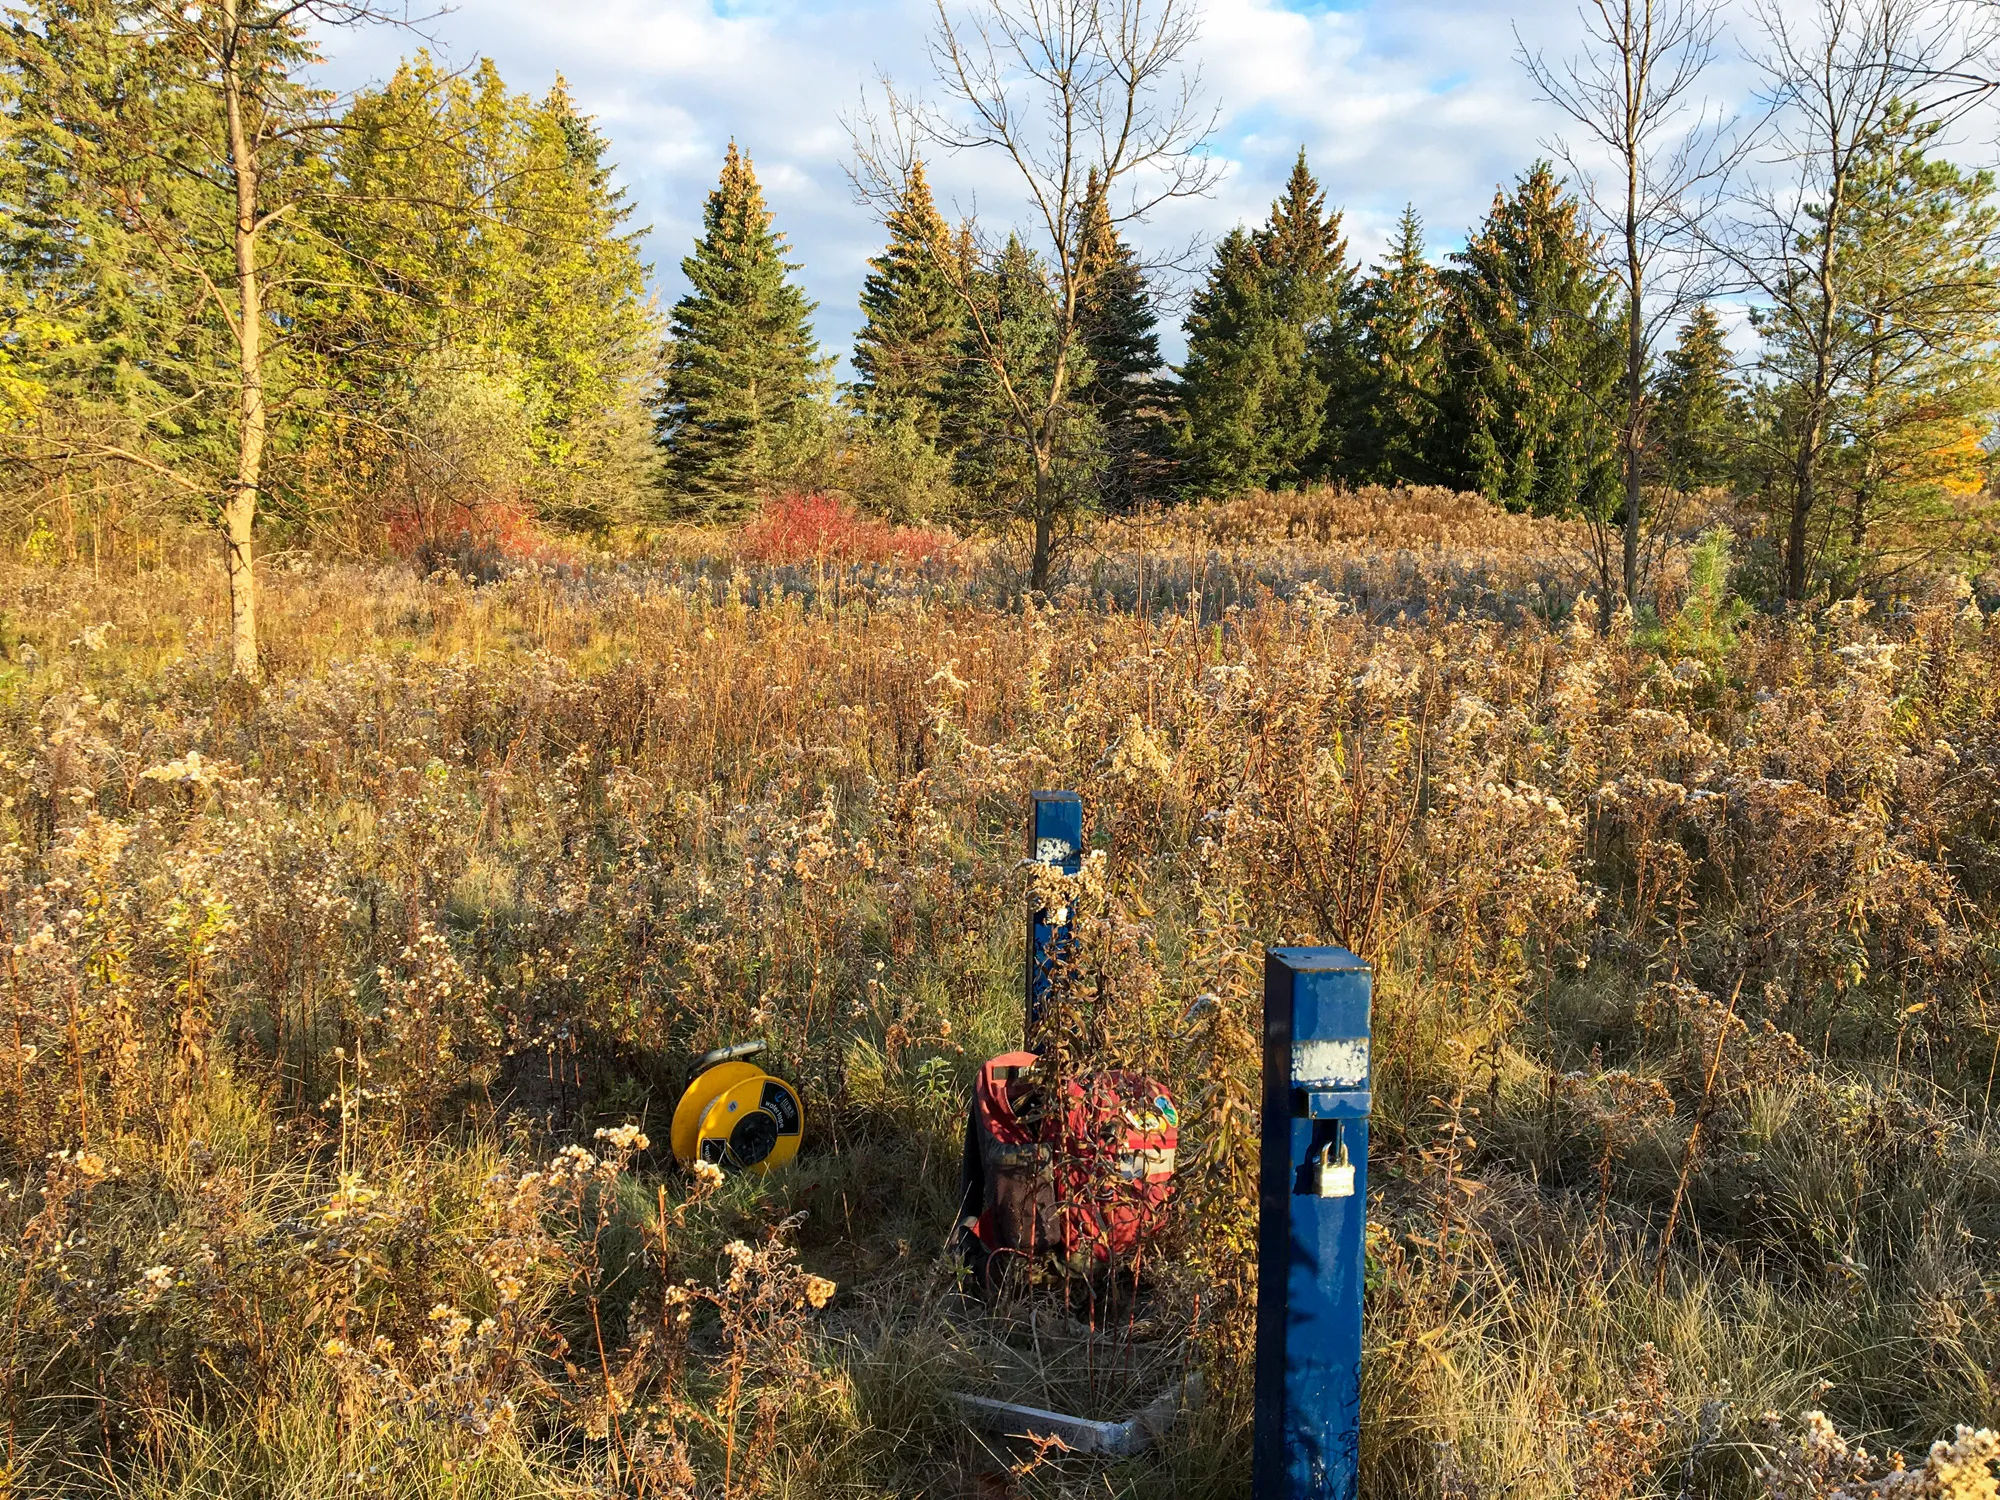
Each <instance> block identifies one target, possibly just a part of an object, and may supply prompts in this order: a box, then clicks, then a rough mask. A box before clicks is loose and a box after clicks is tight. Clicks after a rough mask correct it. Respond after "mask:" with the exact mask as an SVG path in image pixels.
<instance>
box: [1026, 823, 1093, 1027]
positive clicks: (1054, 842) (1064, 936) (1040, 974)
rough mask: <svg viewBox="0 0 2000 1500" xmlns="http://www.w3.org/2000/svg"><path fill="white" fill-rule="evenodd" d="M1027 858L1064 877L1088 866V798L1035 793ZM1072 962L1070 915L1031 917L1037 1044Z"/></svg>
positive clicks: (1032, 1018)
mask: <svg viewBox="0 0 2000 1500" xmlns="http://www.w3.org/2000/svg"><path fill="white" fill-rule="evenodd" d="M1028 859H1029V862H1030V863H1032V864H1038V865H1054V866H1055V867H1056V868H1057V869H1059V870H1061V871H1062V872H1063V874H1065V875H1075V874H1076V873H1077V872H1078V871H1079V870H1081V869H1082V868H1083V799H1082V798H1081V797H1079V796H1077V794H1076V793H1075V792H1036V793H1034V794H1033V795H1032V796H1031V797H1030V799H1029V804H1028ZM1069 958H1070V914H1069V913H1068V912H1067V911H1054V912H1051V911H1044V910H1042V909H1041V908H1040V907H1037V908H1036V909H1035V910H1033V911H1031V912H1030V913H1029V914H1028V972H1027V1000H1028V1014H1027V1031H1026V1039H1027V1042H1028V1045H1029V1046H1030V1047H1032V1046H1033V1045H1034V1039H1035V1033H1036V1032H1038V1031H1039V1030H1040V1029H1041V1025H1042V1016H1043V1014H1044V1013H1045V1012H1046V1011H1047V1010H1048V1006H1049V996H1050V995H1051V994H1052V993H1053V991H1054V988H1055V985H1056V983H1057V981H1058V979H1059V977H1060V975H1061V971H1062V969H1063V966H1064V965H1066V964H1067V963H1068V962H1069Z"/></svg>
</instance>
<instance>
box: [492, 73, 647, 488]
mask: <svg viewBox="0 0 2000 1500" xmlns="http://www.w3.org/2000/svg"><path fill="white" fill-rule="evenodd" d="M521 113H522V114H523V115H524V118H523V119H522V124H521V136H522V141H521V150H520V158H521V167H520V170H519V171H518V172H517V173H516V174H515V176H514V178H513V183H512V186H513V191H512V192H511V194H510V195H509V197H508V200H507V201H506V202H505V204H504V207H503V213H504V216H505V218H506V220H507V221H508V223H509V225H510V227H511V228H512V229H513V232H514V234H515V235H517V236H518V239H519V248H518V256H519V265H520V270H519V274H518V275H517V276H516V277H513V278H510V280H511V283H512V285H511V286H510V287H509V288H508V289H507V290H508V291H509V292H510V293H511V294H512V295H513V296H515V297H518V298H520V299H521V300H520V301H518V302H517V303H516V304H515V308H516V311H515V315H514V316H513V317H511V318H509V319H508V320H507V322H506V325H505V329H504V333H503V336H502V338H501V340H500V342H501V345H502V347H503V348H505V349H506V350H507V351H508V352H509V353H510V354H511V355H512V356H513V357H514V359H515V360H517V361H518V362H519V365H520V368H521V371H522V383H523V386H524V390H525V395H526V403H525V404H526V407H527V412H528V418H529V427H528V436H529V444H530V448H531V450H532V453H533V455H534V458H535V474H536V480H535V498H536V500H537V502H538V505H539V507H540V509H541V510H542V511H543V512H544V513H546V514H549V515H552V516H553V517H554V518H556V519H558V520H560V521H562V522H564V523H566V524H569V525H572V526H585V527H595V526H601V525H603V524H605V523H607V522H610V521H612V520H615V519H618V518H619V516H620V515H621V514H622V513H624V512H625V511H626V510H627V509H628V506H629V504H630V503H631V501H632V500H633V499H635V498H636V496H637V494H638V492H639V488H640V483H641V479H642V476H643V475H644V474H645V472H646V470H647V468H648V466H649V464H650V462H651V460H650V455H649V453H648V446H649V445H648V443H647V436H648V434H647V431H646V427H647V423H646V417H645V401H646V394H647V393H646V392H645V390H644V384H645V381H646V380H647V378H648V376H649V375H650V374H651V373H652V371H653V369H654V354H655V350H656V349H657V347H658V329H657V325H656V324H655V322H654V318H653V315H652V313H651V310H650V308H649V306H648V304H647V300H646V278H647V276H648V274H649V272H650V269H651V268H650V267H648V266H647V265H646V264H645V263H644V262H643V261H642V260H641V259H640V255H639V241H640V239H641V238H642V237H643V235H644V234H645V231H644V230H643V229H638V230H634V229H631V228H629V227H628V222H629V220H630V219H631V217H632V206H631V204H629V203H627V202H626V201H625V194H624V192H623V190H622V189H620V188H618V187H616V186H615V185H614V184H613V183H612V181H611V172H612V168H611V166H610V164H609V163H607V162H606V160H605V154H606V152H607V151H608V150H609V149H610V143H609V142H608V141H607V140H606V139H605V138H604V136H603V135H602V134H600V133H599V131H598V129H597V127H596V124H595V123H594V122H593V121H592V120H591V119H590V118H589V117H588V116H586V115H583V114H581V113H579V112H578V110H577V108H576V104H575V101H574V100H573V99H572V98H571V97H570V94H569V90H568V87H567V86H566V85H565V84H564V82H563V80H562V79H561V78H560V77H558V78H557V79H556V83H555V86H554V87H553V88H552V89H550V91H549V92H548V94H547V95H546V96H544V97H543V98H542V99H541V100H540V101H539V102H538V103H536V104H535V105H533V106H532V107H530V108H528V109H526V110H524V111H522V112H521ZM499 290H500V289H499V288H495V289H494V291H499Z"/></svg>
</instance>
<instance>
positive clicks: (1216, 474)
mask: <svg viewBox="0 0 2000 1500" xmlns="http://www.w3.org/2000/svg"><path fill="white" fill-rule="evenodd" d="M1340 220H1341V216H1340V213H1339V211H1338V210H1335V211H1333V212H1331V213H1329V212H1328V211H1327V208H1326V195H1325V193H1324V192H1322V191H1321V189H1320V185H1319V183H1318V182H1317V181H1316V180H1315V179H1314V177H1313V175H1312V171H1311V169H1310V168H1309V167H1308V166H1307V164H1306V154H1305V152H1304V150H1303V149H1301V150H1300V152H1299V155H1298V160H1297V162H1296V163H1294V165H1293V167H1292V172H1291V176H1290V178H1289V179H1288V180H1287V181H1286V184H1285V191H1284V195H1283V196H1282V197H1280V198H1279V199H1278V200H1277V201H1276V202H1275V203H1273V204H1272V205H1271V214H1270V217H1269V218H1268V219H1267V220H1266V221H1265V223H1264V226H1263V227H1262V228H1261V229H1258V230H1256V231H1255V232H1253V233H1250V234H1233V235H1231V236H1230V237H1229V238H1227V239H1225V240H1224V241H1223V243H1222V245H1221V246H1220V247H1218V249H1217V252H1216V261H1215V265H1214V266H1213V267H1212V268H1211V270H1210V272H1209V279H1208V284H1207V285H1206V286H1205V287H1204V288H1203V289H1202V291H1201V292H1200V293H1199V294H1198V295H1197V297H1196V299H1195V306H1194V310H1193V313H1192V315H1191V316H1190V317H1189V319H1188V322H1187V325H1186V326H1187V334H1188V360H1187V363H1186V364H1185V365H1183V366H1182V371H1181V400H1182V404H1183V412H1182V418H1181V423H1180V433H1179V446H1180V450H1181V454H1182V458H1183V460H1184V462H1185V463H1186V465H1187V469H1188V476H1189V481H1190V483H1191V485H1192V486H1193V487H1194V488H1196V489H1198V490H1204V491H1207V492H1209V493H1221V492H1225V491H1227V490H1230V489H1241V488H1246V487H1252V486H1258V485H1280V486H1290V485H1298V484H1302V483H1306V482H1309V481H1310V480H1312V479H1314V478H1318V477H1321V476H1323V475H1324V474H1326V473H1328V472H1330V471H1331V470H1332V469H1334V468H1335V467H1336V466H1337V465H1338V464H1339V462H1340V455H1341V451H1342V449H1343V448H1344V446H1345V443H1344V440H1343V435H1342V433H1341V432H1340V430H1339V425H1338V424H1337V423H1335V422H1331V421H1329V406H1330V401H1329V398H1330V397H1331V396H1332V395H1333V393H1334V392H1335V390H1336V389H1337V388H1339V389H1343V390H1344V389H1345V388H1346V386H1347V385H1348V383H1349V382H1351V380H1352V379H1353V375H1354V366H1353V349H1352V339H1351V332H1350V327H1349V311H1350V309H1349V306H1348V303H1349V296H1350V283H1351V281H1352V279H1353V269H1352V267H1351V266H1350V265H1349V264H1348V261H1347V242H1346V240H1345V239H1343V238H1342V237H1341V233H1340Z"/></svg>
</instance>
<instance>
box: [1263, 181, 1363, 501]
mask: <svg viewBox="0 0 2000 1500" xmlns="http://www.w3.org/2000/svg"><path fill="white" fill-rule="evenodd" d="M1340 221H1341V214H1340V210H1338V209H1335V210H1334V211H1333V212H1331V213H1328V212H1327V207H1326V194H1325V192H1324V191H1323V190H1322V189H1321V188H1320V185H1319V181H1318V179H1316V178H1315V177H1314V176H1313V175H1312V171H1311V169H1310V168H1309V167H1308V166H1307V165H1306V152H1305V147H1303V146H1301V147H1300V148H1299V155H1298V159H1297V160H1296V161H1295V162H1293V163H1292V172H1291V176H1290V177H1288V178H1287V179H1286V181H1285V193H1284V196H1283V197H1281V198H1280V199H1278V201H1277V202H1276V203H1273V204H1272V205H1271V217H1270V220H1269V222H1268V223H1267V224H1266V225H1265V227H1264V229H1263V231H1262V232H1261V233H1260V234H1259V236H1258V248H1259V250H1260V252H1261V254H1262V257H1263V261H1264V266H1265V270H1266V272H1267V274H1268V275H1269V276H1270V277H1271V306H1272V312H1273V314H1274V315H1275V317H1276V318H1277V322H1278V329H1277V348H1276V354H1277V360H1278V369H1279V385H1278V390H1277V392H1276V399H1275V400H1274V402H1273V403H1272V407H1271V411H1272V413H1273V415H1274V416H1275V417H1276V419H1277V421H1278V422H1279V424H1280V426H1281V429H1282V431H1281V433H1280V435H1279V437H1278V440H1277V442H1278V448H1277V452H1278V457H1279V462H1278V467H1277V469H1276V471H1275V472H1274V475H1273V478H1274V480H1275V482H1277V483H1279V484H1286V485H1291V484H1300V483H1304V482H1306V481H1308V480H1311V479H1316V478H1320V477H1323V476H1324V475H1326V474H1328V473H1331V472H1333V471H1335V470H1336V469H1338V468H1339V467H1340V466H1341V463H1342V457H1343V453H1344V450H1345V447H1346V439H1347V434H1346V433H1345V432H1344V431H1343V430H1342V424H1341V422H1340V420H1339V418H1340V416H1341V415H1342V409H1343V407H1344V406H1345V405H1346V404H1347V400H1348V396H1349V393H1350V392H1351V390H1352V389H1353V385H1354V381H1355V374H1356V365H1355V359H1354V354H1355V351H1354V341H1353V329H1352V327H1351V324H1350V320H1349V314H1350V310H1351V309H1350V305H1349V304H1350V299H1351V297H1352V292H1353V280H1354V268H1353V266H1352V265H1350V264H1349V262H1348V259H1347V240H1346V239H1345V237H1344V236H1342V234H1341V232H1340V227H1341V224H1340Z"/></svg>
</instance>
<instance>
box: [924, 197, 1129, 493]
mask: <svg viewBox="0 0 2000 1500" xmlns="http://www.w3.org/2000/svg"><path fill="white" fill-rule="evenodd" d="M1050 279H1051V278H1050V276H1049V272H1048V269H1047V267H1046V266H1045V265H1044V263H1043V261H1042V259H1041V257H1039V256H1038V255H1036V254H1035V253H1034V252H1033V251H1032V250H1030V249H1029V248H1028V247H1027V246H1026V245H1025V244H1023V243H1022V241H1021V238H1020V236H1019V235H1010V236H1009V237H1008V239H1007V243H1006V245H1005V247H1004V248H1003V249H1002V250H1001V252H1000V254H999V256H998V257H997V258H995V259H994V261H993V262H992V263H991V265H989V266H986V267H983V268H981V269H979V270H978V271H976V273H975V274H974V275H973V277H972V279H971V281H970V283H969V290H970V291H971V293H972V296H973V298H974V301H975V304H976V307H977V326H978V327H980V328H983V329H984V330H985V332H984V334H983V335H982V334H979V333H976V332H974V331H973V330H974V320H973V319H972V318H968V319H967V320H966V321H967V329H966V332H965V334H964V335H963V345H964V357H963V358H961V359H960V360H959V361H957V363H956V365H955V367H954V370H953V373H952V376H951V378H950V380H949V381H948V382H947V384H946V390H945V405H946V412H947V417H946V421H945V426H944V432H943V439H944V446H946V447H948V448H949V449H950V450H951V452H952V454H953V456H954V477H955V479H956V480H957V482H958V483H959V485H960V486H961V487H962V488H963V490H964V491H965V494H966V496H967V497H968V498H969V499H970V501H971V503H972V506H973V511H972V514H971V515H969V516H968V517H967V519H968V520H970V521H973V522H975V523H981V524H990V523H992V522H995V521H999V520H1003V519H1010V518H1011V519H1027V520H1034V519H1036V517H1035V515H1034V514H1033V513H1032V507H1034V506H1036V505H1046V506H1048V507H1049V508H1050V509H1049V511H1048V512H1047V514H1046V516H1045V517H1044V519H1045V521H1046V522H1047V523H1048V524H1050V525H1053V524H1054V523H1055V522H1056V521H1057V520H1058V519H1065V518H1074V517H1075V516H1078V515H1081V514H1083V513H1085V512H1087V511H1090V510H1092V509H1095V508H1096V506H1097V504H1098V503H1099V500H1100V498H1101V488H1102V469H1103V457H1104V454H1103V433H1102V429H1101V427H1100V426H1099V424H1098V422H1097V420H1096V415H1095V413H1094V412H1093V411H1092V410H1091V409H1090V408H1089V407H1088V406H1087V405H1085V404H1084V403H1082V402H1081V401H1070V402H1064V403H1061V404H1060V405H1059V406H1058V407H1057V408H1056V420H1055V423H1054V425H1053V442H1052V443H1051V446H1050V449H1049V452H1048V463H1049V469H1050V472H1049V473H1048V474H1047V475H1046V476H1044V482H1043V484H1042V486H1040V487H1038V486H1037V485H1036V483H1035V476H1034V458H1033V455H1032V454H1031V453H1030V452H1029V450H1028V448H1027V446H1026V445H1025V444H1023V443H1022V442H1021V441H1020V433H1019V425H1018V416H1017V409H1016V404H1015V403H1016V402H1017V401H1019V402H1021V403H1024V404H1027V405H1029V406H1031V407H1033V406H1040V405H1043V404H1045V403H1046V401H1047V398H1048V394H1049V387H1050V384H1051V382H1052V381H1053V379H1054V376H1055V359H1056V347H1057V340H1058V336H1059V333H1060V327H1059V322H1058V314H1057V309H1056V303H1055V296H1054V292H1053V289H1052V288H1051V286H1050ZM975 342H976V343H977V345H978V348H977V350H976V349H975V347H974V346H975ZM1069 373H1070V378H1071V379H1072V380H1074V381H1075V382H1077V384H1078V385H1079V386H1082V387H1088V385H1089V383H1090V381H1091V378H1092V370H1091V367H1090V361H1089V357H1088V356H1087V355H1084V354H1081V353H1080V352H1075V351H1073V352H1072V353H1071V355H1070V364H1069ZM1003 381H1004V382H1005V386H1007V387H1011V388H1012V391H1013V395H1012V396H1011V397H1010V396H1009V395H1008V393H1007V390H1006V389H1004V388H1003V384H1002V383H1003Z"/></svg>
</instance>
